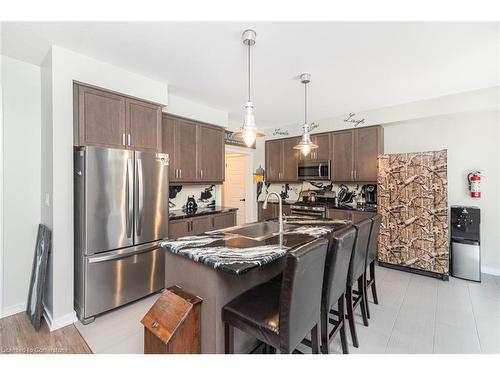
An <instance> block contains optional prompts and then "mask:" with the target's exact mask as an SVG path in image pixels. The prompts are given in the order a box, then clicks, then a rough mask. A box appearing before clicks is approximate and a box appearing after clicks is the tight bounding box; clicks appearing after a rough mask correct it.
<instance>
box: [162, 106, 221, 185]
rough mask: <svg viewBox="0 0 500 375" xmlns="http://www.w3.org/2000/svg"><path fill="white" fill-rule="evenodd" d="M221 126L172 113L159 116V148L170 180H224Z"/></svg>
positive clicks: (178, 181) (173, 181)
mask: <svg viewBox="0 0 500 375" xmlns="http://www.w3.org/2000/svg"><path fill="white" fill-rule="evenodd" d="M224 147H225V146H224V129H222V128H221V127H217V126H213V125H209V124H202V123H198V122H196V121H193V120H189V119H185V118H180V117H177V116H172V115H163V118H162V152H165V153H168V154H169V156H170V168H169V169H170V182H171V183H183V182H193V183H197V182H216V183H217V182H222V181H224Z"/></svg>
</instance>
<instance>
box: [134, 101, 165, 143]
mask: <svg viewBox="0 0 500 375" xmlns="http://www.w3.org/2000/svg"><path fill="white" fill-rule="evenodd" d="M125 104H126V108H127V113H126V117H125V118H126V120H127V121H126V128H127V129H128V135H127V137H128V139H127V146H128V147H131V148H133V149H135V150H141V151H153V152H156V151H159V150H160V149H161V107H159V106H157V105H154V104H150V103H145V102H142V101H139V100H135V99H126V101H125Z"/></svg>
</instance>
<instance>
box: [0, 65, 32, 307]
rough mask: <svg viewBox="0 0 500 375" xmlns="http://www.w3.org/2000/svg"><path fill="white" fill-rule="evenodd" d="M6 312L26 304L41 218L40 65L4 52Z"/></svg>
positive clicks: (4, 267) (4, 284) (4, 270)
mask: <svg viewBox="0 0 500 375" xmlns="http://www.w3.org/2000/svg"><path fill="white" fill-rule="evenodd" d="M2 76H3V90H4V97H3V107H4V108H3V120H4V128H3V129H4V130H3V131H4V134H3V136H4V142H3V152H4V165H3V168H4V186H3V188H4V211H3V214H4V218H5V221H4V227H3V231H4V241H3V246H4V257H3V287H4V294H3V315H10V314H14V313H17V312H20V311H24V310H25V308H26V301H27V296H28V289H29V281H30V276H31V266H32V261H33V252H34V248H35V241H36V234H37V228H38V223H39V222H40V205H39V199H40V164H39V160H40V159H39V158H40V132H41V130H40V67H38V66H35V65H32V64H27V63H24V62H21V61H18V60H14V59H11V58H8V57H5V56H3V57H2Z"/></svg>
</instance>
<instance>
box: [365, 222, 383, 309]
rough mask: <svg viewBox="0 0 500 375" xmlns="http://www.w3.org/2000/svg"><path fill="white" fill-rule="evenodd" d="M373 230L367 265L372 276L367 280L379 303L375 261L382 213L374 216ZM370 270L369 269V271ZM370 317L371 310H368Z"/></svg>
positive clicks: (374, 297) (368, 286)
mask: <svg viewBox="0 0 500 375" xmlns="http://www.w3.org/2000/svg"><path fill="white" fill-rule="evenodd" d="M372 222H373V224H372V230H371V232H370V239H369V241H368V255H367V258H366V266H367V268H369V271H370V278H369V279H367V281H366V286H367V288H371V291H372V295H373V302H374V303H375V304H378V296H377V285H376V282H375V261H376V260H377V249H378V236H379V234H380V224H381V223H382V215H380V214H377V215H375V216H374V217H372ZM367 272H368V271H367ZM367 313H368V317H370V310H369V309H368V311H367Z"/></svg>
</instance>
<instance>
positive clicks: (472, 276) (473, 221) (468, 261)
mask: <svg viewBox="0 0 500 375" xmlns="http://www.w3.org/2000/svg"><path fill="white" fill-rule="evenodd" d="M480 219H481V212H480V210H479V208H478V207H464V206H451V275H452V276H454V277H459V278H461V279H466V280H472V281H481V247H480V236H479V226H480Z"/></svg>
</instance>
